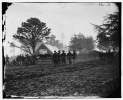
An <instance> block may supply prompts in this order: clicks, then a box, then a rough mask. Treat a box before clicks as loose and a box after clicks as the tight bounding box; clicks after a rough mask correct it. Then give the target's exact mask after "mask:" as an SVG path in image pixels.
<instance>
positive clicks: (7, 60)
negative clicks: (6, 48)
mask: <svg viewBox="0 0 123 100" xmlns="http://www.w3.org/2000/svg"><path fill="white" fill-rule="evenodd" d="M8 64H9V57H8V55H6V65H8Z"/></svg>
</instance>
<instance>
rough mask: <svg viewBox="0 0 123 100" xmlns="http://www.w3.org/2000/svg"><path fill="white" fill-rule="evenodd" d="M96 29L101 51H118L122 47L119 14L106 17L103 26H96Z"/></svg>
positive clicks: (115, 13)
mask: <svg viewBox="0 0 123 100" xmlns="http://www.w3.org/2000/svg"><path fill="white" fill-rule="evenodd" d="M92 25H93V26H94V29H95V30H96V32H97V33H98V34H97V42H98V48H99V49H100V50H105V51H106V52H107V51H111V50H113V51H116V50H118V49H119V46H120V43H119V42H120V40H121V38H120V22H119V12H118V11H117V12H114V13H113V14H108V15H107V16H105V18H104V21H103V24H102V25H95V24H92Z"/></svg>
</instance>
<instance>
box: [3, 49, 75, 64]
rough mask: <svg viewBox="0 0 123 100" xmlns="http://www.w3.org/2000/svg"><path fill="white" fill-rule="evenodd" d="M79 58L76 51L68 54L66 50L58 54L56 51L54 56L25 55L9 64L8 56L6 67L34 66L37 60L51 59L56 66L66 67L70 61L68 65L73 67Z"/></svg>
mask: <svg viewBox="0 0 123 100" xmlns="http://www.w3.org/2000/svg"><path fill="white" fill-rule="evenodd" d="M76 57H77V54H76V52H75V50H73V53H71V52H70V51H69V52H68V53H65V51H64V50H62V53H61V51H60V50H59V51H58V52H56V51H54V53H53V55H51V54H45V55H41V54H39V55H34V56H30V55H28V54H26V55H25V56H24V55H18V56H17V57H16V58H15V59H14V60H13V61H12V62H11V63H10V62H9V57H8V55H7V56H6V59H5V60H6V65H11V66H27V65H34V64H35V61H36V60H38V59H39V60H40V59H43V60H47V59H51V60H52V62H53V65H54V66H58V65H65V64H66V63H67V61H68V63H69V64H70V65H71V64H72V63H73V64H75V58H76Z"/></svg>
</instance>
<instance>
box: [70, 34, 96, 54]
mask: <svg viewBox="0 0 123 100" xmlns="http://www.w3.org/2000/svg"><path fill="white" fill-rule="evenodd" d="M69 49H70V50H77V51H79V52H80V53H81V52H82V50H84V49H85V50H86V51H88V52H90V51H91V50H93V49H94V39H93V38H92V36H89V37H85V36H84V35H83V34H81V33H79V34H78V35H76V34H74V35H73V36H72V37H71V39H70V44H69Z"/></svg>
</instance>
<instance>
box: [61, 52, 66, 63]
mask: <svg viewBox="0 0 123 100" xmlns="http://www.w3.org/2000/svg"><path fill="white" fill-rule="evenodd" d="M61 56H62V65H65V64H66V53H65V51H64V50H63V51H62V55H61Z"/></svg>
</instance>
